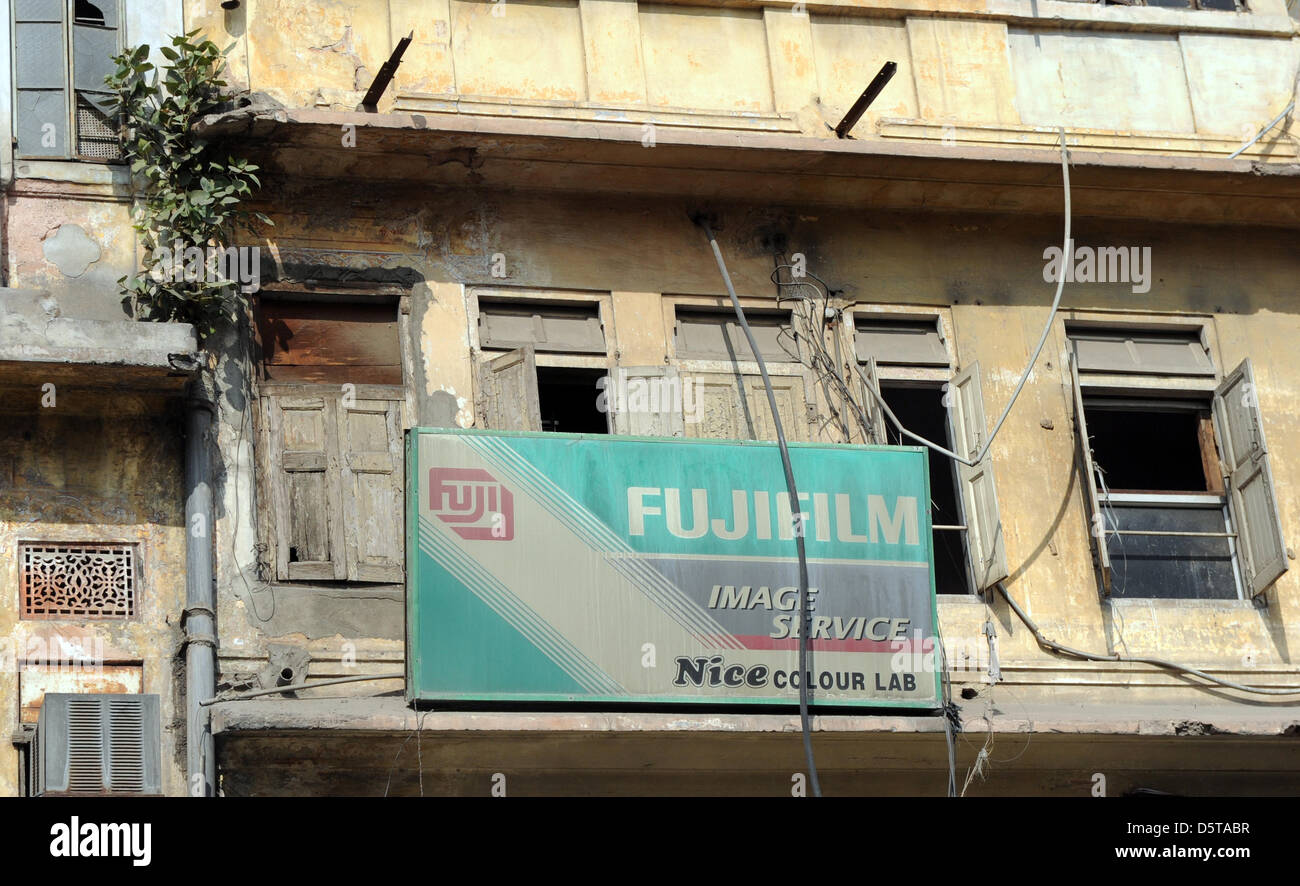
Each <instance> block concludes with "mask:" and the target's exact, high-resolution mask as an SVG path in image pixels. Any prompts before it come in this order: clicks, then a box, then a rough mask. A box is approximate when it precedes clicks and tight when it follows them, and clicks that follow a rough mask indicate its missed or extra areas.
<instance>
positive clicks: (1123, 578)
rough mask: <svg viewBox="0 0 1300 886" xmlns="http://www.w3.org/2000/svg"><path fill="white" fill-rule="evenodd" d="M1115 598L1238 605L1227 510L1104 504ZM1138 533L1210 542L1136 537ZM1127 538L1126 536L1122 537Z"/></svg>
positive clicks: (1162, 537)
mask: <svg viewBox="0 0 1300 886" xmlns="http://www.w3.org/2000/svg"><path fill="white" fill-rule="evenodd" d="M1102 507H1103V509H1104V511H1105V518H1106V528H1107V530H1115V529H1119V530H1120V532H1119V533H1116V532H1112V531H1108V532H1107V535H1106V547H1107V550H1108V551H1109V552H1110V568H1111V596H1112V597H1143V598H1145V597H1163V598H1166V599H1174V598H1177V599H1188V598H1193V599H1202V600H1235V599H1236V598H1237V582H1236V577H1235V574H1234V572H1233V568H1232V546H1231V544H1230V543H1229V540H1228V538H1227V537H1226V531H1227V529H1226V523H1225V521H1224V519H1223V508H1222V507H1219V506H1216V507H1209V508H1188V507H1181V508H1180V507H1145V506H1144V507H1138V506H1129V505H1119V504H1104V505H1103V506H1102ZM1134 530H1146V531H1156V532H1203V533H1206V535H1204V536H1169V535H1130V534H1127V533H1129V532H1132V531H1134ZM1121 533H1123V534H1121Z"/></svg>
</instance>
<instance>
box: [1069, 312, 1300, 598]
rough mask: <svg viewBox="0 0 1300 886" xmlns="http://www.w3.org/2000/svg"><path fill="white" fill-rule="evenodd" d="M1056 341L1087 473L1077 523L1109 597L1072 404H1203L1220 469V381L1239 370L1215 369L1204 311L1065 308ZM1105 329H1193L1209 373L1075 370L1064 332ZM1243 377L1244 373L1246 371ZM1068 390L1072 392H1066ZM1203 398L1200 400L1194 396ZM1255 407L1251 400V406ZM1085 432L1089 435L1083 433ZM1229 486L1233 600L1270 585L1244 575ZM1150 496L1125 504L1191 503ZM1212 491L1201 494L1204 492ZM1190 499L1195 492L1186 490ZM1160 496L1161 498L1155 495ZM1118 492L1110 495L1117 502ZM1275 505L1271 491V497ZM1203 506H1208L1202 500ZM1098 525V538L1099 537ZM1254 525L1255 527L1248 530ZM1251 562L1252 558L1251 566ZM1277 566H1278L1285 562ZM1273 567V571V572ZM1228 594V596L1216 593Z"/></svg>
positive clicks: (1096, 499)
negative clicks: (1082, 518) (1118, 400)
mask: <svg viewBox="0 0 1300 886" xmlns="http://www.w3.org/2000/svg"><path fill="white" fill-rule="evenodd" d="M1060 328H1061V332H1062V340H1063V345H1064V346H1063V350H1064V352H1065V354H1066V356H1067V366H1066V371H1065V387H1066V391H1067V397H1068V399H1069V400H1070V402H1071V404H1072V405H1071V409H1070V413H1071V418H1072V420H1073V423H1074V428H1075V440H1074V446H1075V451H1076V462H1077V465H1078V467H1079V469H1080V470H1082V471H1084V472H1085V473H1086V474H1087V476H1086V478H1085V482H1084V483H1083V489H1084V498H1085V506H1086V516H1087V518H1088V519H1087V522H1086V524H1085V525H1087V526H1088V528H1089V536H1090V544H1089V546H1090V548H1091V549H1092V551H1093V555H1094V560H1095V563H1096V569H1097V577H1098V589H1099V591H1100V593H1101V594H1102V596H1104V597H1107V598H1110V590H1111V588H1110V571H1111V561H1110V557H1109V554H1108V553H1107V545H1106V540H1105V535H1106V532H1107V529H1106V523H1105V522H1104V520H1105V518H1104V515H1102V522H1101V525H1097V524H1098V515H1099V514H1102V511H1101V504H1102V501H1101V498H1102V493H1101V492H1099V491H1098V490H1097V488H1096V486H1095V481H1094V476H1093V471H1094V470H1095V469H1094V460H1093V457H1092V453H1091V446H1090V445H1089V443H1088V442H1087V441H1086V440H1084V441H1082V442H1081V437H1082V435H1083V434H1084V433H1086V428H1087V421H1086V416H1085V417H1084V420H1083V421H1082V422H1080V417H1079V416H1078V414H1077V413H1078V411H1079V410H1080V409H1086V404H1085V400H1087V399H1090V398H1115V397H1127V398H1132V399H1135V400H1144V401H1148V402H1152V403H1153V404H1156V403H1160V404H1164V405H1165V406H1166V408H1168V406H1169V405H1170V404H1172V403H1174V402H1178V401H1182V402H1187V401H1189V400H1196V401H1197V403H1196V408H1198V410H1199V409H1206V408H1208V409H1209V411H1210V414H1211V419H1212V426H1213V433H1214V442H1215V449H1216V457H1217V459H1218V461H1219V465H1220V470H1221V471H1222V469H1223V468H1224V467H1226V464H1225V463H1224V462H1223V459H1224V458H1225V454H1226V453H1225V449H1224V441H1223V439H1222V434H1223V433H1224V431H1225V429H1224V428H1223V427H1222V426H1221V422H1222V421H1223V417H1222V416H1221V414H1220V413H1221V410H1220V408H1219V403H1218V400H1219V398H1220V389H1221V387H1222V386H1223V385H1224V384H1225V383H1226V382H1227V381H1228V380H1229V379H1230V378H1233V377H1236V376H1238V374H1239V373H1240V372H1242V371H1243V370H1242V367H1238V368H1237V369H1234V370H1233V371H1232V372H1230V373H1226V374H1225V373H1224V372H1223V370H1222V368H1221V367H1222V366H1223V365H1224V364H1223V361H1222V359H1220V358H1219V356H1218V347H1217V333H1216V329H1215V325H1214V317H1213V316H1212V315H1184V316H1179V317H1176V318H1174V317H1163V316H1156V317H1153V316H1152V315H1135V314H1097V313H1091V314H1089V313H1077V314H1076V313H1067V316H1065V317H1064V318H1062V326H1061V327H1060ZM1097 328H1106V329H1110V330H1113V331H1115V332H1117V333H1123V332H1133V331H1145V330H1177V331H1182V332H1188V331H1194V332H1196V334H1198V335H1199V336H1200V340H1201V342H1202V343H1203V345H1204V347H1205V351H1206V354H1207V356H1208V358H1209V359H1210V361H1211V364H1212V365H1213V368H1214V375H1213V376H1203V375H1197V376H1192V375H1185V374H1177V373H1172V374H1166V373H1159V372H1150V373H1144V374H1141V375H1135V374H1115V373H1108V372H1089V371H1082V370H1080V369H1079V368H1078V366H1077V361H1076V356H1075V354H1076V352H1075V348H1074V344H1073V338H1072V336H1071V334H1070V333H1071V330H1072V329H1083V330H1089V329H1097ZM1249 363H1250V361H1249V359H1247V360H1245V361H1243V364H1242V365H1243V366H1244V367H1246V369H1245V370H1244V371H1245V372H1247V373H1249ZM1247 377H1249V376H1248V375H1247ZM1071 391H1072V392H1073V393H1072V394H1071V393H1070V392H1071ZM1202 400H1203V401H1204V402H1201V401H1202ZM1255 408H1256V410H1257V411H1258V406H1256V407H1255ZM1089 439H1090V438H1089ZM1266 457H1267V451H1266V450H1264V451H1263V452H1262V453H1261V454H1260V458H1262V459H1266ZM1260 470H1261V471H1264V472H1265V475H1266V482H1267V488H1271V489H1272V491H1273V493H1274V496H1276V487H1275V485H1273V483H1272V479H1271V473H1269V468H1268V466H1267V462H1266V461H1265V462H1264V464H1263V465H1262V466H1261V467H1260ZM1120 494H1121V495H1128V496H1132V495H1135V493H1120ZM1236 494H1237V493H1236V492H1235V491H1234V490H1233V489H1232V488H1231V485H1230V484H1229V483H1227V482H1225V483H1224V491H1223V494H1222V499H1223V516H1224V526H1225V531H1226V532H1227V533H1230V534H1231V535H1230V537H1229V547H1230V550H1231V551H1232V564H1233V578H1234V583H1235V584H1236V588H1237V595H1238V596H1237V599H1239V600H1248V599H1250V598H1252V597H1254V596H1256V595H1258V594H1259V593H1261V592H1262V591H1263V589H1264V588H1266V587H1268V586H1269V585H1270V584H1271V581H1268V582H1265V583H1264V584H1263V586H1262V587H1260V588H1258V589H1254V590H1252V589H1251V588H1250V586H1249V585H1250V581H1248V575H1247V572H1248V569H1247V566H1246V563H1245V562H1244V561H1243V559H1242V558H1243V556H1244V551H1243V547H1242V545H1243V543H1244V541H1243V538H1242V536H1241V533H1242V532H1243V531H1247V530H1246V527H1243V526H1242V525H1241V524H1240V521H1239V520H1237V519H1236V517H1237V515H1236V513H1235V511H1234V508H1235V507H1237V505H1235V504H1234V495H1236ZM1153 495H1154V497H1148V498H1146V499H1145V501H1144V500H1140V499H1139V500H1136V501H1133V502H1132V503H1133V504H1135V505H1137V506H1144V505H1149V506H1152V507H1155V506H1195V504H1194V503H1193V502H1189V501H1187V500H1186V499H1187V496H1186V495H1182V494H1180V493H1177V492H1174V493H1170V494H1169V495H1168V496H1161V495H1159V494H1153ZM1213 495H1215V493H1207V494H1206V497H1207V498H1208V497H1210V496H1213ZM1191 497H1192V498H1193V499H1194V498H1196V496H1194V495H1193V496H1191ZM1162 499H1163V502H1162ZM1118 501H1119V500H1118V499H1117V500H1116V502H1117V503H1118ZM1273 504H1274V507H1275V508H1276V497H1274V499H1273ZM1207 507H1208V505H1207ZM1097 530H1100V535H1101V538H1100V540H1099V537H1098V536H1099V533H1098V531H1097ZM1256 531H1262V530H1256ZM1255 568H1258V564H1256V567H1255ZM1282 571H1283V572H1284V571H1285V564H1284V568H1283V569H1282ZM1279 574H1280V573H1279ZM1125 599H1155V598H1125ZM1160 599H1175V600H1178V601H1180V602H1183V601H1195V600H1201V599H1204V598H1199V597H1177V598H1160ZM1219 599H1231V598H1219Z"/></svg>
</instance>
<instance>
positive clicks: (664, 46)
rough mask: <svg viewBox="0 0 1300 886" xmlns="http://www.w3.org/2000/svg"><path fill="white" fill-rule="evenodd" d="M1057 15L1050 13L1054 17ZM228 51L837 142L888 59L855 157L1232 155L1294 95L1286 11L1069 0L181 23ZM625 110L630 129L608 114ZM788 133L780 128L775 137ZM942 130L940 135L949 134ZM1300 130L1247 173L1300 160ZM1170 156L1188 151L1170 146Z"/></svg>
mask: <svg viewBox="0 0 1300 886" xmlns="http://www.w3.org/2000/svg"><path fill="white" fill-rule="evenodd" d="M1043 4H1046V5H1045V6H1044V5H1043ZM187 6H188V7H189V8H188V11H187V22H188V23H189V24H188V25H187V26H188V27H200V28H203V29H204V30H205V32H206V33H208V34H209V35H210V36H211V37H212V38H213V39H214V40H216V42H217V43H218V44H219V45H222V46H226V45H233V48H232V51H231V54H230V71H229V79H230V80H231V82H232V83H234V84H236V85H238V86H240V87H248V88H251V89H253V90H257V91H263V92H266V93H269V94H270V95H272V96H273V97H275V98H277V99H278V100H280V101H282V102H284V103H285V104H287V105H289V106H290V107H330V108H333V109H335V110H353V109H354V108H355V107H356V106H357V104H358V103H359V101H360V98H361V96H362V94H363V93H364V91H365V89H366V88H367V87H368V86H369V84H370V82H371V81H372V79H373V78H374V76H375V74H376V73H377V72H378V70H379V67H380V66H381V65H382V64H383V62H384V61H385V60H386V59H387V57H388V54H389V52H390V51H391V50H392V48H393V47H394V46H395V45H396V43H397V41H398V40H399V39H400V38H402V37H404V36H406V35H407V34H408V33H411V34H413V35H414V40H413V43H412V45H411V47H410V48H409V49H408V50H407V52H406V55H405V57H404V59H403V61H402V65H401V67H400V68H399V70H398V73H397V76H396V80H395V81H394V83H393V85H391V86H390V87H389V89H388V91H387V93H386V94H385V96H384V99H383V101H382V102H381V103H380V110H381V111H382V110H388V109H390V108H393V107H397V108H399V109H401V110H408V111H422V110H423V111H443V112H445V111H456V112H459V113H473V114H488V115H494V116H496V115H506V116H532V117H560V118H566V119H579V120H591V119H636V120H642V119H647V120H649V119H655V120H662V121H665V122H668V121H671V122H672V123H673V124H674V125H694V126H700V127H712V126H725V127H727V128H767V129H770V128H774V127H775V128H778V129H790V130H793V131H797V132H800V133H802V134H803V135H805V136H808V137H810V138H831V137H833V133H832V132H831V128H832V127H833V126H834V124H835V123H837V122H838V121H839V120H840V119H841V117H842V116H843V114H844V112H845V111H846V110H847V109H848V107H849V106H850V105H851V104H852V103H853V101H854V99H856V98H857V97H858V95H859V94H860V93H861V92H862V90H863V89H864V88H865V87H866V86H867V84H868V83H869V82H870V81H871V79H872V77H873V76H874V75H875V73H876V72H877V71H878V70H879V68H880V66H881V65H882V64H883V63H884V62H885V61H894V62H896V63H897V64H898V74H897V75H896V76H895V78H894V80H893V81H892V82H891V83H890V84H889V85H888V86H887V87H886V88H885V91H884V92H882V93H881V94H880V96H879V97H878V98H877V100H876V102H875V104H874V105H873V107H872V109H871V111H870V112H869V113H868V115H867V116H866V117H865V118H864V119H863V120H862V121H861V122H860V123H858V124H857V126H856V127H855V128H854V130H853V135H854V137H856V138H867V139H874V138H883V139H889V140H902V141H910V140H923V141H924V140H929V141H934V140H939V139H942V140H943V143H944V144H960V143H962V142H971V143H980V144H1005V145H1017V144H1026V143H1033V142H1036V141H1041V139H1042V137H1043V136H1044V135H1046V136H1047V137H1049V138H1050V137H1054V133H1055V130H1056V128H1057V127H1058V126H1065V127H1067V128H1068V129H1070V130H1071V132H1072V138H1074V139H1075V140H1076V143H1077V144H1080V145H1084V146H1089V145H1091V146H1096V147H1099V148H1106V149H1110V150H1125V151H1143V152H1151V153H1168V152H1171V151H1176V152H1180V153H1190V154H1198V153H1199V154H1204V155H1210V156H1214V155H1226V154H1228V153H1231V152H1232V151H1234V150H1236V148H1237V147H1239V146H1240V145H1241V144H1242V143H1244V142H1245V141H1246V140H1247V139H1249V138H1250V137H1251V136H1252V135H1253V134H1254V133H1255V132H1257V131H1258V130H1259V129H1260V128H1261V127H1262V126H1263V125H1264V124H1265V123H1267V122H1268V121H1269V120H1270V119H1271V118H1272V117H1273V116H1275V115H1276V114H1278V113H1279V112H1280V111H1281V110H1282V109H1283V108H1284V107H1285V106H1286V105H1287V103H1288V102H1289V101H1291V100H1292V99H1293V98H1294V85H1295V82H1296V73H1297V68H1298V67H1300V39H1297V38H1296V28H1295V25H1294V22H1293V21H1292V20H1291V18H1289V17H1288V16H1287V15H1286V12H1285V7H1284V6H1283V5H1282V0H1263V2H1256V3H1252V4H1251V6H1252V12H1251V13H1249V14H1234V13H1223V12H1216V11H1212V10H1205V11H1197V10H1176V9H1164V8H1154V7H1116V6H1110V7H1099V6H1095V5H1093V4H1081V3H1077V2H1064V0H1042V2H1041V3H1038V2H1036V0H1009V2H1006V3H1002V4H998V5H997V6H996V7H995V6H992V5H987V4H983V3H971V2H968V0H927V2H908V0H884V2H881V0H874V2H850V0H830V2H826V3H819V4H815V5H814V6H813V7H812V8H811V11H809V10H808V8H806V7H805V6H804V5H803V4H789V3H774V4H770V5H766V6H764V5H762V4H760V3H742V4H732V3H728V4H726V5H725V6H723V5H722V4H716V5H715V4H695V3H689V4H687V3H682V2H661V3H649V2H637V0H496V2H493V0H435V2H433V3H417V2H413V0H360V2H349V3H344V2H341V0H318V2H314V3H310V4H303V3H291V2H287V0H248V2H246V3H244V4H242V5H241V7H240V8H239V9H238V10H235V11H233V12H231V11H223V10H221V9H219V8H218V9H215V10H214V9H212V8H210V6H209V5H207V4H196V3H190V4H187ZM613 109H616V110H618V111H620V112H622V113H624V114H628V113H635V114H636V115H639V116H635V117H617V116H616V117H613V118H611V117H610V111H611V110H613ZM779 121H783V122H779ZM936 124H937V125H939V126H941V127H947V128H946V129H938V130H936V129H935V125H936ZM1287 126H1294V123H1293V122H1287V123H1286V124H1284V127H1283V128H1281V129H1279V130H1276V131H1274V132H1273V133H1272V134H1271V135H1270V137H1269V138H1267V139H1265V140H1264V142H1263V143H1262V144H1261V145H1260V146H1258V147H1257V148H1255V149H1252V151H1251V152H1248V153H1247V155H1246V156H1250V157H1258V158H1261V159H1271V160H1275V161H1287V160H1290V161H1292V162H1294V160H1295V158H1296V155H1297V142H1296V140H1295V132H1294V130H1293V129H1287V128H1286V127H1287ZM1171 139H1175V140H1171Z"/></svg>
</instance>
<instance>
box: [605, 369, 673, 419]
mask: <svg viewBox="0 0 1300 886" xmlns="http://www.w3.org/2000/svg"><path fill="white" fill-rule="evenodd" d="M605 395H606V402H607V404H608V408H609V414H610V416H611V418H612V419H613V430H614V433H615V434H626V435H631V436H634V437H682V436H685V433H686V430H685V428H684V417H683V414H682V410H683V407H684V405H691V406H693V405H694V403H691V404H686V403H685V391H683V389H682V380H681V377H680V376H679V375H678V373H677V369H676V368H675V367H672V366H621V367H619V368H618V369H617V370H615V373H614V375H613V376H612V377H611V379H610V382H609V384H608V385H607V386H606V388H605Z"/></svg>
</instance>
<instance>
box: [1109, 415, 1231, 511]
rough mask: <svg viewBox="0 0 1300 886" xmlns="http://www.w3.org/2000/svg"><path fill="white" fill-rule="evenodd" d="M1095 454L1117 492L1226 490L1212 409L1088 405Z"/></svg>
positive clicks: (1112, 488) (1114, 490) (1112, 487)
mask: <svg viewBox="0 0 1300 886" xmlns="http://www.w3.org/2000/svg"><path fill="white" fill-rule="evenodd" d="M1084 418H1085V419H1086V421H1087V423H1088V436H1089V442H1090V443H1091V446H1092V457H1093V461H1094V463H1095V464H1096V465H1097V467H1098V469H1099V471H1100V473H1101V476H1102V478H1103V479H1104V480H1105V488H1106V489H1108V490H1109V491H1111V492H1121V491H1122V492H1214V493H1219V492H1222V481H1221V478H1220V477H1219V474H1218V464H1217V454H1216V452H1215V449H1214V432H1213V429H1212V427H1213V426H1212V423H1211V421H1210V414H1209V410H1208V409H1205V410H1196V409H1187V408H1181V409H1180V408H1166V409H1161V408H1159V407H1158V406H1146V407H1132V406H1126V405H1123V404H1121V403H1115V402H1112V403H1108V402H1107V401H1105V400H1090V401H1088V402H1086V403H1085V404H1084Z"/></svg>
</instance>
